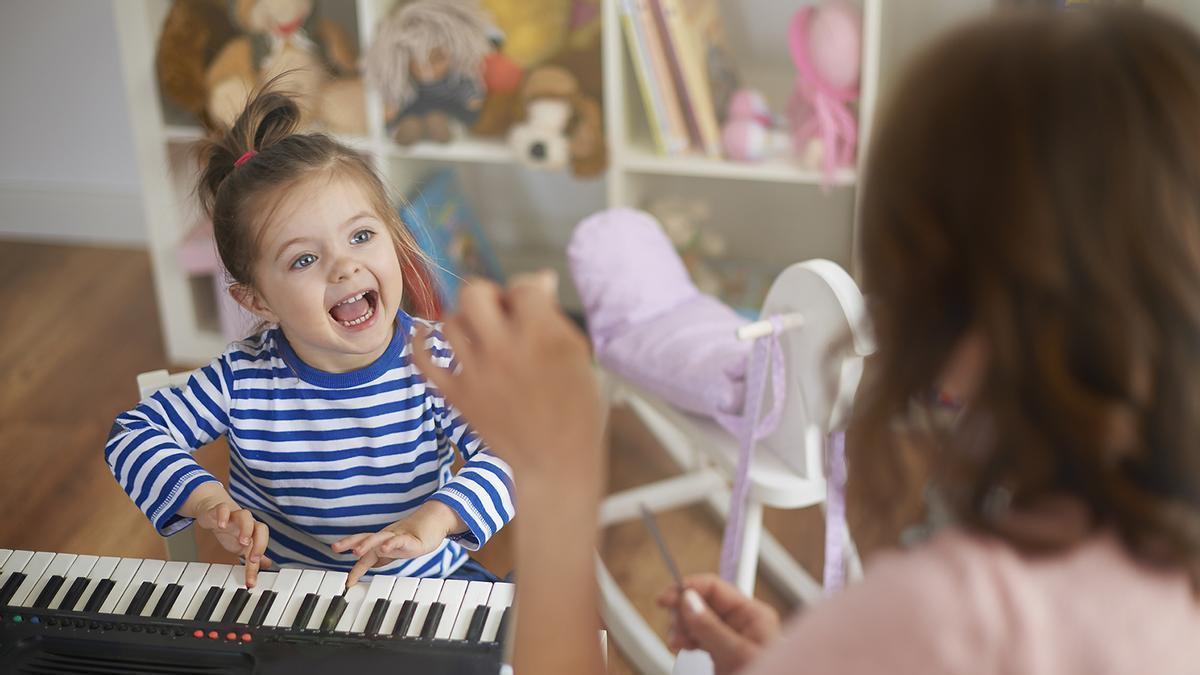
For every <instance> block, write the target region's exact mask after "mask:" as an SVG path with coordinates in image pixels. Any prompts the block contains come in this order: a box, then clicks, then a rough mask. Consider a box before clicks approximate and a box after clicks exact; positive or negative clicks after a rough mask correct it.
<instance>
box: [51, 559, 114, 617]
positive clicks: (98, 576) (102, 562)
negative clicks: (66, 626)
mask: <svg viewBox="0 0 1200 675" xmlns="http://www.w3.org/2000/svg"><path fill="white" fill-rule="evenodd" d="M120 563H121V559H120V558H118V557H117V556H115V555H106V556H102V557H101V558H100V559H99V560H97V561H96V564H95V565H92V569H91V571H89V572H88V573H87V579H88V584H87V586H86V587H84V589H83V593H80V594H79V599H78V600H76V601H75V606H74V607H63V609H67V610H73V611H76V612H82V611H83V608H84V607H86V606H87V602H88V600H89V599H91V597H92V593H95V592H96V585H97V584H99V583H100V582H101V581H102V580H104V579H109V578H111V577H112V575H113V573H114V572H116V571H117V565H119V564H120Z"/></svg>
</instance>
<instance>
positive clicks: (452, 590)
mask: <svg viewBox="0 0 1200 675" xmlns="http://www.w3.org/2000/svg"><path fill="white" fill-rule="evenodd" d="M467 584H468V582H467V581H464V580H462V579H447V580H446V583H444V584H442V592H441V594H439V595H438V604H440V605H442V614H441V616H440V617H438V622H437V627H436V628H434V629H433V637H435V638H437V639H438V640H449V639H450V633H451V632H453V631H454V624H455V623H456V621H457V620H458V610H459V609H461V608H462V601H463V597H464V596H466V594H467Z"/></svg>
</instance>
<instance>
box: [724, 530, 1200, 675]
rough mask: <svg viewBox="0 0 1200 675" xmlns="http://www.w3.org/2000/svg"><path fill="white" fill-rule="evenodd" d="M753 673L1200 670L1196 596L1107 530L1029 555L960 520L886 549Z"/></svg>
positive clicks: (982, 674) (984, 674) (1068, 674)
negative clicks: (1060, 549)
mask: <svg viewBox="0 0 1200 675" xmlns="http://www.w3.org/2000/svg"><path fill="white" fill-rule="evenodd" d="M748 672H749V673H751V674H753V675H771V674H776V673H789V674H790V673H872V674H875V673H890V674H894V675H903V674H907V673H912V674H914V675H916V674H920V675H933V674H935V673H971V674H972V675H990V674H993V673H995V674H999V673H1022V674H1026V675H1051V674H1053V675H1073V674H1075V673H1079V674H1081V675H1082V674H1084V673H1086V674H1087V675H1104V674H1108V673H1137V674H1139V675H1140V674H1144V673H1154V674H1155V675H1172V674H1175V673H1200V604H1198V603H1197V601H1196V600H1195V599H1194V598H1193V596H1192V591H1191V587H1190V584H1189V582H1188V579H1187V577H1186V576H1185V575H1184V574H1183V573H1182V572H1160V571H1155V570H1153V569H1150V568H1147V567H1145V566H1143V565H1140V564H1138V563H1137V562H1135V561H1134V560H1132V559H1131V558H1130V557H1129V555H1128V554H1126V553H1125V551H1124V550H1123V549H1122V548H1121V547H1120V545H1119V544H1118V542H1117V541H1116V539H1115V538H1113V537H1111V536H1103V537H1101V536H1098V537H1096V538H1094V539H1092V540H1091V541H1089V542H1088V543H1086V544H1083V545H1080V546H1079V547H1077V548H1076V549H1074V550H1073V551H1071V552H1069V553H1065V554H1061V555H1057V556H1053V557H1042V558H1029V557H1023V556H1021V555H1020V554H1018V553H1017V552H1016V551H1014V550H1013V549H1012V548H1011V547H1009V546H1007V545H1006V544H1004V543H1002V542H999V541H996V540H991V539H984V538H981V537H977V536H972V535H968V534H964V533H963V532H961V531H953V530H951V531H946V532H943V533H942V534H939V535H938V536H936V537H934V539H933V540H932V541H931V542H929V543H928V544H927V545H925V546H921V547H919V548H915V549H912V550H910V551H905V552H899V553H892V554H887V555H883V556H880V557H879V558H878V559H877V560H876V561H875V562H874V564H873V565H872V566H871V567H870V569H869V570H868V572H867V575H866V577H865V578H864V579H863V581H862V582H860V583H858V584H856V585H852V586H850V587H849V588H847V589H846V590H845V591H843V592H842V594H841V595H839V596H837V597H835V598H833V599H831V600H829V601H828V602H827V603H826V604H824V605H822V606H820V607H819V608H817V609H815V610H813V611H811V612H804V613H802V614H800V615H799V616H798V617H797V618H796V619H795V620H794V621H792V622H790V623H789V624H788V625H787V626H785V627H784V630H783V635H782V637H781V638H780V640H779V642H777V643H776V644H775V645H774V646H773V647H772V648H770V649H769V650H767V651H765V652H763V653H762V654H761V655H760V659H759V660H758V661H757V662H756V663H755V664H754V665H753V666H752V667H750V668H749V670H748Z"/></svg>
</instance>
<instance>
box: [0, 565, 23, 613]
mask: <svg viewBox="0 0 1200 675" xmlns="http://www.w3.org/2000/svg"><path fill="white" fill-rule="evenodd" d="M23 581H25V575H24V574H21V573H20V572H13V573H12V575H11V576H9V577H8V580H7V581H5V582H4V586H3V587H0V605H7V604H8V601H9V600H12V596H14V595H16V593H17V588H18V587H19V586H20V585H21V582H23Z"/></svg>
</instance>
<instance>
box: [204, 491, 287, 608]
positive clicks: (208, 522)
mask: <svg viewBox="0 0 1200 675" xmlns="http://www.w3.org/2000/svg"><path fill="white" fill-rule="evenodd" d="M222 492H224V491H223V490H222ZM195 514H196V515H195V518H196V525H198V526H200V527H202V528H204V529H206V530H209V531H211V532H212V533H213V536H215V537H216V538H217V542H218V543H219V544H221V548H224V549H225V550H226V551H229V552H230V553H236V554H238V555H239V556H241V557H242V558H244V559H245V560H246V588H254V584H255V583H256V582H257V581H258V570H259V568H260V567H271V566H272V565H274V564H275V563H273V562H272V561H271V559H270V558H268V557H266V556H265V555H263V553H264V552H265V551H266V550H267V540H268V538H269V532H268V530H267V526H266V525H264V524H263V523H260V522H258V521H256V520H254V516H253V515H252V514H251V513H250V512H249V511H247V510H246V509H243V508H242V507H240V506H238V505H237V504H236V503H235V502H234V501H233V500H232V499H229V497H228V496H225V497H223V498H222V497H216V498H214V499H212V500H210V501H208V502H201V503H199V504H197V505H196V509H195Z"/></svg>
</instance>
